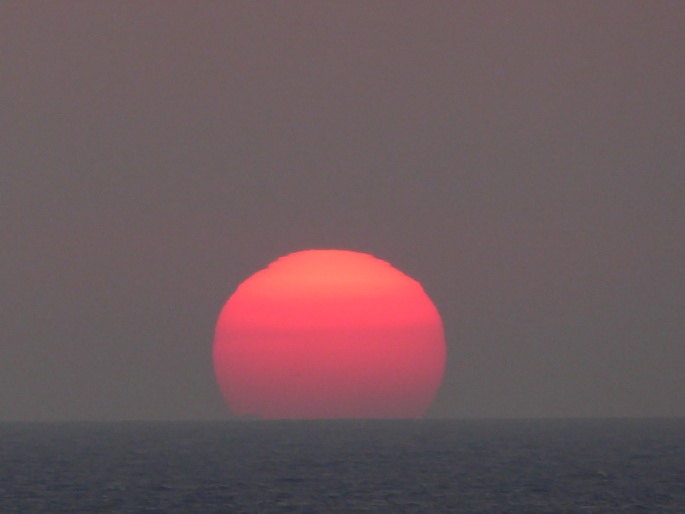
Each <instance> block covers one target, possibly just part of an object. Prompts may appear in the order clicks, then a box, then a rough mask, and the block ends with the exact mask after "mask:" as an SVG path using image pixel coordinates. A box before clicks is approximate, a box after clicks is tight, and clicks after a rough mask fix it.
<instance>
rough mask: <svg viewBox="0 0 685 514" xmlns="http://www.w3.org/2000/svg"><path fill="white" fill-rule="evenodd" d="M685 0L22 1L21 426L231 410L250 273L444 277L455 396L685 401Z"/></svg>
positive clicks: (561, 412)
mask: <svg viewBox="0 0 685 514" xmlns="http://www.w3.org/2000/svg"><path fill="white" fill-rule="evenodd" d="M684 27H685V4H683V2H680V1H641V2H634V1H623V0H621V1H605V2H592V1H586V2H577V1H576V2H571V1H569V2H542V1H541V2H531V1H528V2H510V1H508V0H507V1H501V2H482V1H477V2H475V1H474V2H439V1H429V2H414V1H374V2H354V3H347V2H302V1H301V2H265V1H264V2H255V3H252V2H213V1H206V2H199V1H193V2H190V1H185V0H184V1H156V2H138V1H112V2H106V1H103V2H90V1H79V2H76V1H61V2H49V1H44V2H38V1H27V0H16V1H14V0H4V1H3V2H2V3H1V4H0V131H1V132H0V245H1V246H0V266H1V275H0V276H1V277H2V289H1V290H0V294H1V301H2V305H1V306H0V328H1V332H0V337H1V339H0V419H4V420H35V419H40V420H43V419H125V418H154V419H159V418H161V419H165V418H176V419H191V418H221V417H225V416H227V415H228V411H227V409H226V407H225V406H224V404H223V401H222V399H221V396H220V394H219V391H218V387H217V386H216V384H215V382H214V376H213V370H212V363H211V348H212V338H213V331H214V324H215V322H216V318H217V316H218V313H219V310H220V309H221V307H222V305H223V303H224V302H225V301H226V299H227V298H228V296H229V295H230V294H231V293H232V292H233V290H234V289H235V288H236V286H237V285H238V284H239V283H240V282H241V281H242V280H243V279H245V278H247V277H248V276H249V275H251V274H252V273H253V272H255V271H257V270H258V269H260V268H262V267H263V266H265V265H266V264H268V263H269V262H270V261H272V260H274V259H275V258H277V257H279V256H281V255H284V254H287V253H290V252H293V251H297V250H302V249H307V248H343V249H350V250H358V251H363V252H368V253H372V254H374V255H376V256H377V257H379V258H382V259H384V260H387V261H389V262H391V263H392V264H393V265H394V266H396V267H397V268H399V269H401V270H402V271H404V272H405V273H407V274H409V275H411V276H412V277H414V278H416V279H417V280H419V281H420V282H421V283H423V285H424V287H425V288H426V290H427V292H428V294H429V295H430V296H431V297H432V299H433V300H434V302H435V303H436V305H437V307H438V309H439V310H440V312H441V314H442V316H443V320H444V324H445V329H446V334H447V341H448V366H447V372H446V377H445V381H444V383H443V387H442V389H441V392H440V394H439V397H438V399H437V402H436V404H435V406H434V409H433V414H434V415H436V416H459V417H470V416H497V417H509V416H652V415H665V416H683V415H685V269H684V266H683V264H684V263H685V177H684V174H685V169H684V163H685V29H684Z"/></svg>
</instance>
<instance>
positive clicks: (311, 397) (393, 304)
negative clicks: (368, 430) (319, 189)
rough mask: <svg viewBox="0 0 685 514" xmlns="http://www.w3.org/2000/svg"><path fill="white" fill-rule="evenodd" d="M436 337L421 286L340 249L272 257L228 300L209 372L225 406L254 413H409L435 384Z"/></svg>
mask: <svg viewBox="0 0 685 514" xmlns="http://www.w3.org/2000/svg"><path fill="white" fill-rule="evenodd" d="M444 367H445V338H444V333H443V328H442V322H441V319H440V315H439V314H438V311H437V309H436V308H435V306H434V305H433V302H431V300H430V298H428V296H427V295H426V293H425V292H424V290H423V288H422V287H421V284H419V283H418V282H417V281H416V280H414V279H412V278H410V277H408V276H407V275H405V274H404V273H402V272H401V271H398V270H397V269H395V268H393V267H392V266H391V265H390V264H388V263H387V262H385V261H382V260H379V259H376V258H375V257H373V256H371V255H367V254H364V253H357V252H350V251H343V250H307V251H303V252H297V253H293V254H290V255H287V256H285V257H282V258H280V259H278V260H277V261H275V262H273V263H272V264H270V265H269V267H268V268H266V269H264V270H261V271H259V272H257V273H255V274H254V275H252V276H251V277H250V278H248V279H247V280H245V282H243V283H242V284H240V286H239V287H238V289H237V291H236V292H235V293H234V294H233V295H232V296H231V297H230V298H229V299H228V302H226V305H225V306H224V308H223V310H222V311H221V314H220V316H219V321H218V323H217V327H216V335H215V338H214V369H215V372H216V377H217V381H218V382H219V386H220V388H221V392H222V394H223V396H224V398H225V400H226V403H227V404H228V406H229V407H230V409H231V410H232V411H233V412H234V413H235V414H238V415H241V416H255V417H262V418H269V419H273V418H294V419H307V418H308V419H312V418H414V417H420V416H423V415H424V414H425V412H426V410H427V409H428V408H429V407H430V405H431V403H432V402H433V399H434V397H435V394H436V392H437V390H438V387H439V386H440V382H441V381H442V376H443V371H444Z"/></svg>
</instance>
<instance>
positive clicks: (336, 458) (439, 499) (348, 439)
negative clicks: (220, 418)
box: [0, 419, 685, 514]
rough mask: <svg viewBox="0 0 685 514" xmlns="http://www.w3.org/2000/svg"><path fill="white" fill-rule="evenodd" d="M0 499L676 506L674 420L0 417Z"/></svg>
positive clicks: (592, 508)
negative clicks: (44, 420) (54, 420)
mask: <svg viewBox="0 0 685 514" xmlns="http://www.w3.org/2000/svg"><path fill="white" fill-rule="evenodd" d="M0 512H1V513H3V514H4V513H11V512H19V513H22V514H23V513H42V512H49V513H60V512H64V513H79V512H84V513H85V512H87V513H98V512H121V513H141V512H145V513H150V512H158V513H162V512H188V513H214V512H217V513H218V512H227V513H232V512H517V513H518V512H520V513H535V512H555V513H563V512H602V513H611V512H649V513H658V512H681V513H684V512H685V420H682V419H681V420H664V419H660V420H529V421H513V420H509V421H464V420H415V421H364V420H360V421H240V422H238V421H235V422H212V423H111V424H104V423H102V424H100V423H83V424H19V423H17V424H4V425H0Z"/></svg>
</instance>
